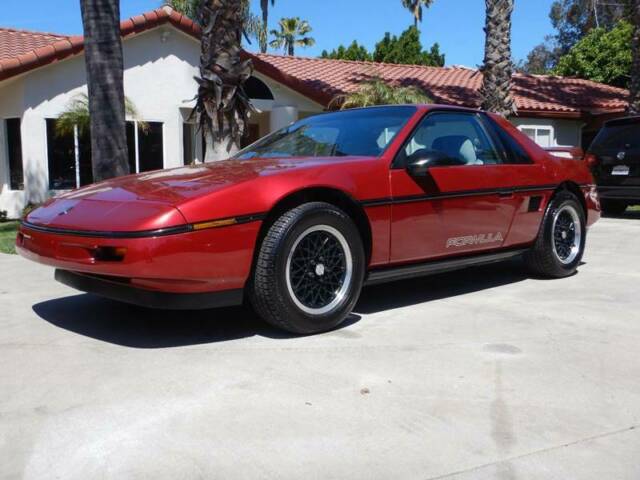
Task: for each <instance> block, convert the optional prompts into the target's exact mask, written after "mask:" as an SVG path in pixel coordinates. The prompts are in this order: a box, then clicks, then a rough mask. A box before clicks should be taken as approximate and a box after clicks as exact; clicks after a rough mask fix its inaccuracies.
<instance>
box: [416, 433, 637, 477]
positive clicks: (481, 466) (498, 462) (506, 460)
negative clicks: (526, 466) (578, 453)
mask: <svg viewBox="0 0 640 480" xmlns="http://www.w3.org/2000/svg"><path fill="white" fill-rule="evenodd" d="M638 426H640V425H631V426H630V427H626V428H621V429H619V430H613V431H611V432H605V433H600V434H598V435H592V436H590V437H585V438H581V439H579V440H574V441H572V442H567V443H563V444H560V445H554V446H553V447H547V448H541V449H540V450H534V451H533V452H527V453H522V454H520V455H514V456H513V457H508V458H503V459H501V460H496V461H495V462H489V463H483V464H481V465H476V466H475V467H470V468H465V469H464V470H458V471H456V472H451V473H445V474H444V475H438V476H436V477H428V478H427V479H425V480H442V479H444V478H451V477H454V476H456V475H462V474H465V473H469V472H475V471H477V470H482V469H483V468H487V467H491V466H493V465H499V464H501V463H507V462H512V461H514V460H519V459H521V458H526V457H530V456H533V455H538V454H540V453H547V452H551V451H553V450H558V449H560V448H566V447H572V446H574V445H578V444H580V443H584V442H590V441H592V440H598V439H600V438H606V437H611V436H614V435H619V434H621V433H626V432H629V431H632V430H635V429H636V428H638Z"/></svg>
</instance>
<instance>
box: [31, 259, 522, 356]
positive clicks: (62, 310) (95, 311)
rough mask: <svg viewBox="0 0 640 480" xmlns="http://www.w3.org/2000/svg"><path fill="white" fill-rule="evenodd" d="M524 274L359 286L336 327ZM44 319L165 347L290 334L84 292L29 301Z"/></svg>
mask: <svg viewBox="0 0 640 480" xmlns="http://www.w3.org/2000/svg"><path fill="white" fill-rule="evenodd" d="M526 278H528V277H527V275H526V272H525V271H524V268H523V266H522V264H521V263H520V262H518V261H510V262H504V263H499V264H494V265H487V266H484V267H475V268H470V269H467V270H462V271H458V272H451V273H447V274H441V275H435V276H431V277H423V278H416V279H411V280H402V281H398V282H394V283H389V284H384V285H378V286H372V287H368V288H365V289H364V290H363V292H362V295H361V297H360V300H359V301H358V304H357V305H356V308H355V312H357V313H354V314H352V315H351V316H350V317H349V319H347V321H346V322H344V323H343V324H342V325H341V326H340V327H339V329H342V328H346V327H348V326H350V325H353V324H354V323H356V322H358V321H359V320H360V315H358V313H359V314H370V313H375V312H381V311H385V310H390V309H394V308H399V307H406V306H410V305H417V304H420V303H425V302H430V301H435V300H439V299H442V298H448V297H454V296H457V295H463V294H466V293H471V292H477V291H481V290H486V289H490V288H494V287H498V286H501V285H506V284H511V283H515V282H520V281H522V280H524V279H526ZM33 311H34V312H35V313H36V314H37V315H38V316H39V317H41V318H42V319H44V320H46V321H47V322H49V323H51V324H53V325H55V326H57V327H60V328H63V329H65V330H69V331H71V332H74V333H78V334H80V335H85V336H87V337H91V338H95V339H98V340H101V341H104V342H109V343H113V344H116V345H121V346H126V347H132V348H171V347H181V346H187V345H199V344H206V343H215V342H222V341H230V340H237V339H240V338H246V337H252V336H255V335H259V336H263V337H268V338H272V339H280V340H282V339H289V338H294V337H296V335H293V334H289V333H287V332H283V331H280V330H278V329H275V328H273V327H271V326H269V325H267V324H266V323H264V322H263V321H262V320H261V319H260V318H259V317H258V316H257V315H256V314H255V313H254V312H253V311H252V310H251V309H250V308H248V307H234V308H221V309H215V310H200V311H198V310H195V311H171V310H150V309H145V308H142V307H137V306H133V305H127V304H123V303H119V302H115V301H111V300H108V299H104V298H101V297H97V296H94V295H90V294H79V295H72V296H69V297H64V298H58V299H54V300H48V301H46V302H42V303H38V304H36V305H34V306H33Z"/></svg>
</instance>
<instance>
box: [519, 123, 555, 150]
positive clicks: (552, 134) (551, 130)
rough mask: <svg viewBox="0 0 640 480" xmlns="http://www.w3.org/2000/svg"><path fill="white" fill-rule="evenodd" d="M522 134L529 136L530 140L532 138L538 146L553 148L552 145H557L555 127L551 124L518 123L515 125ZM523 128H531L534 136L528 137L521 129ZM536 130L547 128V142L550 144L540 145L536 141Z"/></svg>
mask: <svg viewBox="0 0 640 480" xmlns="http://www.w3.org/2000/svg"><path fill="white" fill-rule="evenodd" d="M516 128H517V129H518V130H519V131H520V132H521V133H522V134H523V135H526V136H527V137H528V138H530V139H531V140H533V141H534V142H535V143H536V145H538V146H539V147H540V148H553V147H557V145H556V141H555V140H556V129H555V127H554V126H553V125H542V124H529V123H523V124H522V125H518V126H517V127H516ZM525 129H529V130H531V129H533V130H534V131H535V133H534V138H531V137H529V135H527V134H526V133H524V131H523V130H525ZM538 130H549V143H550V145H548V146H546V147H543V146H542V145H540V144H539V143H538Z"/></svg>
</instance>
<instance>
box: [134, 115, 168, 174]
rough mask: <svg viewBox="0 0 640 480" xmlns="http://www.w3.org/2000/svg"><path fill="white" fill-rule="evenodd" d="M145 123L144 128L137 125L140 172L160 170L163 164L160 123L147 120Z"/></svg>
mask: <svg viewBox="0 0 640 480" xmlns="http://www.w3.org/2000/svg"><path fill="white" fill-rule="evenodd" d="M146 125H147V126H146V128H144V129H143V128H142V127H140V125H138V151H139V154H140V157H139V159H140V172H149V171H151V170H160V169H162V168H163V166H164V158H163V148H162V123H160V122H147V124H146Z"/></svg>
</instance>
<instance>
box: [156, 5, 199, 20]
mask: <svg viewBox="0 0 640 480" xmlns="http://www.w3.org/2000/svg"><path fill="white" fill-rule="evenodd" d="M164 4H165V5H167V6H169V7H171V8H173V9H174V10H175V11H176V12H180V13H181V14H182V15H184V16H186V17H189V18H190V19H191V20H195V19H196V18H197V17H198V8H199V6H200V0H165V2H164Z"/></svg>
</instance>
